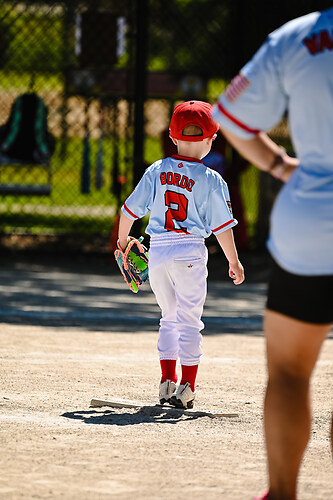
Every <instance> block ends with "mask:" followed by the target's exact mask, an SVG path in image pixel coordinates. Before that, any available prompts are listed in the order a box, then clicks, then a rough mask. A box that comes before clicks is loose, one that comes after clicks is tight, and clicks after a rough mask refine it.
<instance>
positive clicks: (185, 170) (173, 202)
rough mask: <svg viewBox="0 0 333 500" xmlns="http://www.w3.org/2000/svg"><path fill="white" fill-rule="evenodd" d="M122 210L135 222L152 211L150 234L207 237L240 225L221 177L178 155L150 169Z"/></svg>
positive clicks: (148, 228)
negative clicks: (180, 234)
mask: <svg viewBox="0 0 333 500" xmlns="http://www.w3.org/2000/svg"><path fill="white" fill-rule="evenodd" d="M122 211H123V213H124V214H125V215H127V217H129V218H130V219H132V220H135V219H138V218H141V217H144V216H145V215H146V214H147V213H148V212H150V217H149V224H148V226H147V228H146V233H147V234H149V235H160V234H167V233H170V231H173V232H177V233H183V234H192V235H197V236H201V237H202V238H207V237H208V236H209V235H210V234H212V233H214V234H219V233H221V232H223V231H225V230H227V229H230V228H232V227H233V226H235V225H236V224H237V220H236V219H234V217H233V215H232V211H231V205H230V197H229V190H228V187H227V184H226V182H225V181H224V180H223V179H222V177H221V175H220V174H219V173H217V172H215V171H214V170H212V169H210V168H209V167H206V166H205V165H204V164H203V163H202V161H201V160H195V159H193V158H185V157H182V156H178V155H175V156H173V157H170V158H165V159H163V160H159V161H156V162H155V163H153V164H152V165H151V166H150V167H148V168H147V170H146V171H145V173H144V175H143V177H142V179H141V180H140V182H139V183H138V185H137V186H136V188H135V189H134V191H133V192H132V194H131V195H130V196H129V197H128V198H127V200H126V201H125V203H124V205H123V206H122Z"/></svg>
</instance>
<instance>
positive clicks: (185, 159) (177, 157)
mask: <svg viewBox="0 0 333 500" xmlns="http://www.w3.org/2000/svg"><path fill="white" fill-rule="evenodd" d="M171 158H174V159H175V160H183V161H192V162H196V163H203V162H202V161H201V160H199V158H188V157H187V156H180V155H172V156H171Z"/></svg>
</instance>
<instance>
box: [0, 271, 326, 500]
mask: <svg viewBox="0 0 333 500" xmlns="http://www.w3.org/2000/svg"><path fill="white" fill-rule="evenodd" d="M8 273H9V271H4V270H3V271H2V272H0V275H1V279H2V283H3V285H2V291H3V290H4V289H6V290H7V295H6V297H7V298H6V300H7V302H5V305H4V302H3V304H2V306H1V307H2V313H1V310H0V313H1V314H2V316H1V321H2V323H1V325H0V356H1V368H0V370H1V373H0V380H1V382H0V383H1V398H0V444H1V448H0V449H1V451H0V458H1V478H0V498H3V499H6V500H7V499H8V500H14V499H34V498H36V499H37V498H43V499H58V498H63V499H66V500H67V499H70V500H72V499H82V500H86V499H87V500H88V499H92V498H94V499H103V500H104V499H109V498H116V499H117V500H132V499H140V500H141V499H146V498H150V499H153V500H155V499H156V500H157V499H161V500H164V499H169V498H173V499H181V498H183V497H191V498H193V499H198V500H201V499H205V500H206V499H210V500H215V499H220V500H236V499H240V498H242V499H244V500H250V499H251V498H252V497H253V496H254V495H255V494H259V493H260V492H262V491H263V490H264V489H265V487H266V474H265V471H266V465H265V455H264V443H263V436H262V400H263V392H264V384H265V376H266V375H265V364H264V338H263V335H262V331H261V329H260V328H259V329H258V328H256V324H257V323H256V321H257V318H258V316H257V315H256V313H257V311H259V310H260V309H261V308H262V293H261V292H262V291H263V289H262V288H260V286H259V285H258V290H259V291H260V290H261V292H260V293H259V292H258V293H257V295H256V290H257V288H254V287H252V288H251V285H247V287H246V286H245V285H244V288H243V292H242V294H243V295H241V294H240V292H238V293H239V296H238V299H237V296H235V297H234V298H233V299H232V302H231V301H230V302H223V303H222V302H217V301H216V299H215V298H214V297H217V296H219V294H220V295H221V294H225V295H228V293H227V291H228V288H227V285H224V284H221V285H220V284H215V285H214V286H211V289H210V294H209V297H208V300H207V313H206V314H207V319H208V320H209V321H208V328H207V331H206V333H205V334H204V340H203V350H204V357H203V359H202V363H201V366H200V369H199V375H198V384H199V386H198V396H197V401H196V406H195V409H197V410H203V411H216V412H232V413H235V412H236V413H238V414H239V416H238V417H233V418H216V419H210V418H208V417H198V418H196V417H192V416H187V415H186V416H185V415H181V414H179V413H176V412H173V411H172V410H171V411H167V410H165V411H164V410H163V411H161V410H158V409H154V408H144V409H143V410H135V409H133V410H132V409H111V408H106V407H104V408H97V409H95V408H89V404H90V400H91V398H93V397H97V398H101V399H110V398H114V399H118V398H121V399H128V400H140V401H142V402H143V403H144V404H145V405H146V406H149V405H155V403H156V402H157V392H158V380H159V365H158V360H157V354H156V340H157V338H156V325H155V323H154V322H151V323H149V321H150V319H151V318H154V315H155V312H156V309H155V305H154V303H153V302H152V301H151V295H150V293H149V290H148V289H147V290H146V292H144V293H143V295H142V297H143V299H141V301H142V302H141V305H140V308H139V309H138V312H137V322H136V323H135V321H134V320H133V321H129V323H127V325H126V322H125V320H124V319H123V316H122V315H121V311H120V309H119V308H120V304H121V302H122V303H124V300H125V299H124V296H123V295H120V298H119V297H118V295H119V294H121V293H122V292H123V284H122V282H121V280H119V279H118V278H117V279H116V280H114V282H113V285H112V287H111V288H113V294H114V295H113V296H114V303H115V304H116V306H117V307H118V313H119V318H120V320H121V321H123V323H124V327H122V326H121V324H119V325H118V326H117V327H115V326H114V323H113V327H111V325H110V326H109V325H108V321H109V322H110V317H111V316H107V315H105V318H106V321H105V322H104V323H103V322H100V324H99V325H98V324H96V321H95V324H93V323H92V319H94V317H93V315H92V312H91V311H92V308H93V307H96V308H97V307H98V305H97V297H96V292H95V291H93V287H95V286H96V287H97V286H101V287H103V286H104V285H105V283H104V282H103V277H102V276H99V277H97V276H86V275H81V276H78V277H77V278H75V277H73V276H72V275H70V274H66V273H61V274H59V273H58V274H57V273H56V271H52V270H51V271H48V272H47V273H45V270H41V269H35V270H30V271H26V272H25V271H24V269H21V270H20V272H18V269H16V273H12V274H8ZM29 273H30V274H29ZM10 276H12V281H11V280H10ZM29 276H30V277H29ZM57 276H58V277H59V279H60V278H61V282H62V284H63V285H62V290H63V291H64V290H67V291H69V290H70V289H71V287H72V289H73V288H74V292H73V291H72V302H71V303H70V301H69V298H68V297H65V300H64V302H66V304H67V306H68V308H69V307H70V308H71V311H72V318H74V312H75V308H74V305H75V304H76V307H77V308H78V309H77V316H75V318H78V317H79V316H80V314H81V316H82V317H81V322H80V323H81V324H80V325H77V326H75V325H68V324H67V325H66V324H65V322H64V321H63V318H62V317H60V316H59V317H58V318H57V317H56V314H55V313H56V312H58V314H60V312H61V311H60V309H61V308H60V304H59V303H58V302H57V299H58V298H59V296H60V289H58V288H57V281H56V277H57ZM32 278H33V279H34V280H37V281H38V287H39V289H40V294H41V295H44V299H45V297H46V296H48V295H50V300H51V301H53V302H51V301H50V304H53V307H54V316H53V317H52V315H51V313H50V309H48V308H49V307H51V306H50V305H49V304H48V303H46V302H45V303H43V302H42V301H41V298H40V296H38V297H37V299H36V303H33V302H32V300H30V301H27V299H26V298H25V303H29V304H30V306H29V307H30V309H29V310H25V312H26V314H23V313H24V308H23V307H21V305H20V301H21V300H22V303H23V302H24V299H23V298H22V296H21V295H20V293H21V292H20V290H21V287H23V286H25V287H26V294H27V295H26V296H29V294H30V295H31V297H33V296H34V294H35V290H37V288H38V287H36V288H34V286H33V283H35V282H33V280H32ZM43 279H44V280H45V282H48V283H50V282H52V287H50V289H45V288H43V286H42V283H44V281H43ZM73 279H77V280H78V281H79V282H80V284H81V288H80V289H78V288H76V289H75V287H74V285H73V283H72V280H73ZM19 280H20V283H19ZM35 284H36V283H35ZM84 286H85V287H86V288H85V291H86V292H87V290H88V289H89V290H90V295H89V294H88V295H84V289H83V287H84ZM228 286H229V285H228ZM89 287H90V288H89ZM235 288H237V287H234V289H235ZM51 289H52V290H51ZM29 290H30V291H29ZM50 290H51V291H52V293H53V295H52V294H51V293H50ZM230 290H231V288H230ZM68 293H69V292H68ZM126 293H127V295H125V297H126V298H127V299H128V300H131V305H132V303H133V308H134V309H135V303H137V302H139V303H140V297H136V296H134V295H133V294H132V295H128V292H126ZM140 293H141V292H140ZM247 293H248V295H246V294H247ZM94 296H95V305H94V304H93V303H92V302H93V297H94ZM80 297H81V298H82V297H84V301H83V302H82V303H81V302H80V300H81V298H80ZM117 297H118V298H119V301H118V298H117ZM251 297H252V298H253V300H252V302H251ZM104 298H105V297H104ZM45 300H46V299H45ZM99 300H100V302H99V306H100V307H99V309H98V310H101V309H102V307H104V308H106V305H105V304H104V306H103V305H102V302H101V300H102V299H101V298H100V299H99ZM117 301H118V302H117ZM84 303H86V305H87V308H88V309H89V311H90V316H89V315H87V316H86V319H85V317H84V314H83V312H84V308H83V305H84ZM38 304H39V305H38ZM80 304H82V307H81V306H80V307H79V305H80ZM214 304H215V309H214ZM216 304H218V306H217V305H216ZM88 306H89V307H88ZM15 307H16V308H17V309H15ZM217 307H219V308H220V309H218V308H217ZM232 307H233V308H234V309H232ZM237 307H238V310H239V311H243V317H242V318H241V317H240V312H238V313H237ZM133 308H131V311H130V313H129V314H134V313H133V311H134V312H135V310H134V309H133ZM222 308H223V309H224V311H222ZM256 308H257V309H256ZM10 309H11V310H12V311H13V315H12V316H10V315H9V314H8V312H9V310H10ZM15 311H16V312H17V315H16V316H15ZM20 311H21V313H22V314H21V315H20V314H19V312H20ZM29 311H30V313H29V314H28V312H29ZM34 311H35V313H36V314H35V316H34ZM36 311H37V312H36ZM251 311H252V314H254V316H251ZM46 313H47V314H49V316H47V314H46ZM5 314H7V317H8V320H7V321H4V317H5ZM100 314H101V313H100ZM110 314H111V313H110ZM112 314H114V317H116V316H115V314H116V313H115V312H113V313H112ZM140 314H141V315H142V316H141V319H140V317H139V316H140ZM219 314H220V315H221V314H225V315H226V316H228V317H229V319H230V321H229V322H226V323H218V315H219ZM245 315H246V316H245ZM236 316H237V317H236ZM51 317H52V318H53V319H52V321H48V320H47V318H51ZM69 317H70V316H69ZM233 317H235V318H236V320H241V321H240V322H239V323H238V327H237V328H233V324H234V323H233V321H232V319H233ZM145 318H146V320H147V321H146V320H145ZM209 318H210V319H209ZM214 318H215V319H216V321H217V323H216V322H215V323H214V321H213V319H214ZM251 318H252V319H251ZM56 320H57V321H58V324H56ZM60 320H61V321H60ZM148 320H149V321H148ZM52 322H53V324H52ZM251 322H252V323H251ZM209 325H210V326H209ZM214 325H215V326H214ZM125 326H126V328H125ZM332 359H333V339H332V338H330V339H328V340H327V342H326V344H325V345H324V348H323V350H322V352H321V356H320V361H319V363H318V365H317V368H316V371H315V373H314V376H313V389H314V396H315V397H314V403H313V408H314V424H313V429H312V436H311V441H310V444H309V447H308V450H307V452H306V456H305V460H304V463H303V466H302V470H301V476H300V485H299V493H300V494H299V499H300V500H310V499H311V500H313V499H316V500H320V499H325V500H327V499H328V498H332V491H333V477H332V462H331V458H330V445H329V438H328V434H329V424H330V412H331V406H332V371H333V363H332Z"/></svg>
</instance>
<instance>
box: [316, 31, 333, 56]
mask: <svg viewBox="0 0 333 500" xmlns="http://www.w3.org/2000/svg"><path fill="white" fill-rule="evenodd" d="M332 48H333V47H332V40H331V38H330V35H329V33H328V31H326V30H323V31H321V32H320V43H319V51H320V52H323V51H324V50H325V49H328V50H332Z"/></svg>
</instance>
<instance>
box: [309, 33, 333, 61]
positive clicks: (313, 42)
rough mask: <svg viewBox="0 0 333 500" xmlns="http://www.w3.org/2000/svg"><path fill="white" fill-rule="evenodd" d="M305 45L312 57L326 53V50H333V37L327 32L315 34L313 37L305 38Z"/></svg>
mask: <svg viewBox="0 0 333 500" xmlns="http://www.w3.org/2000/svg"><path fill="white" fill-rule="evenodd" d="M303 43H304V45H305V46H306V48H307V49H308V51H309V52H310V54H311V55H312V56H315V55H317V54H320V53H321V52H324V50H325V49H327V50H332V49H333V37H332V35H330V34H329V32H328V31H327V30H322V31H320V32H319V33H313V34H312V35H311V37H307V38H304V40H303Z"/></svg>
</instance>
